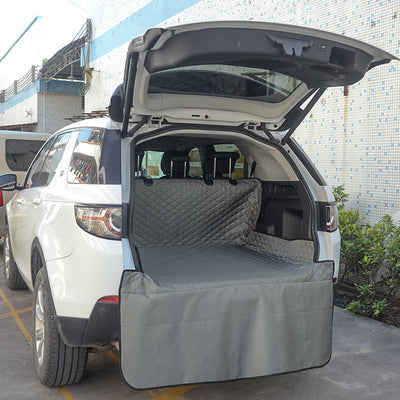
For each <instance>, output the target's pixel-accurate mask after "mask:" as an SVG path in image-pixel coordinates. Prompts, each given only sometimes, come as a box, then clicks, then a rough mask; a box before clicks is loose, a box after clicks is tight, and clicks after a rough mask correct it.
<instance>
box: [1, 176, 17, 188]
mask: <svg viewBox="0 0 400 400" xmlns="http://www.w3.org/2000/svg"><path fill="white" fill-rule="evenodd" d="M16 187H17V175H15V174H4V175H0V190H5V191H6V192H12V191H14V190H15V189H16Z"/></svg>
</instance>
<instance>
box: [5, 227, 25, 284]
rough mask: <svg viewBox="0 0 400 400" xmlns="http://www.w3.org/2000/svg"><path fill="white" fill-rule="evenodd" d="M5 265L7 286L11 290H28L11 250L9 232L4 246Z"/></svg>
mask: <svg viewBox="0 0 400 400" xmlns="http://www.w3.org/2000/svg"><path fill="white" fill-rule="evenodd" d="M3 264H4V279H5V281H6V285H7V287H8V288H9V289H11V290H20V289H26V284H25V282H24V280H23V279H22V276H21V275H20V273H19V271H18V267H17V264H16V263H15V260H14V256H13V253H12V249H11V243H10V237H9V233H8V231H7V232H6V236H5V237H4V245H3Z"/></svg>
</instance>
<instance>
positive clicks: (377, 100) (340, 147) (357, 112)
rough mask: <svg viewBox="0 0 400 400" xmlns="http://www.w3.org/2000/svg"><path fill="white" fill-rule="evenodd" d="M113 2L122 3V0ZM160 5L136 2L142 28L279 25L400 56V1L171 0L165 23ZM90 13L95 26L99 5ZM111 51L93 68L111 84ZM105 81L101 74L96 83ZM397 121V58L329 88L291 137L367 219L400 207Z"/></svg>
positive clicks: (399, 95) (399, 80)
mask: <svg viewBox="0 0 400 400" xmlns="http://www.w3.org/2000/svg"><path fill="white" fill-rule="evenodd" d="M101 1H106V0H101ZM116 2H120V3H121V6H122V5H123V3H124V2H126V0H116ZM160 2H161V3H163V2H162V0H147V1H143V0H142V3H143V4H145V6H144V7H143V10H149V12H148V15H143V16H141V21H142V25H143V26H142V28H143V29H145V28H149V27H152V26H154V25H159V26H168V25H174V24H182V23H187V22H195V21H207V20H238V19H239V20H258V21H268V22H280V23H287V24H294V25H302V26H308V27H311V28H317V29H322V30H327V31H331V32H335V33H339V34H344V35H346V36H350V37H353V38H355V39H359V40H363V41H365V42H368V43H370V44H372V45H375V46H377V47H381V48H382V49H384V50H386V51H389V52H391V53H392V54H394V55H396V56H400V54H399V48H400V0H199V1H197V2H196V1H195V0H176V2H175V1H174V7H176V10H177V11H176V12H175V11H174V12H175V13H174V14H173V16H172V17H171V13H170V15H168V16H167V15H166V17H165V19H163V18H162V16H160V13H156V12H155V5H158V6H159V4H158V3H160ZM156 3H157V4H156ZM161 3H160V4H161ZM96 4H97V5H98V3H97V2H96ZM167 4H171V3H168V0H165V4H164V5H165V8H168V9H169V10H170V7H167V6H166V5H167ZM152 5H153V6H154V7H151V6H152ZM179 8H180V9H179ZM96 9H97V10H99V11H96V10H94V11H93V13H94V18H93V21H94V24H96V12H97V13H100V10H101V7H97V8H96ZM158 9H160V10H161V8H160V7H158ZM139 11H140V10H139ZM167 11H168V10H167ZM138 15H139V14H138ZM143 18H145V19H143ZM143 21H144V22H143ZM160 21H162V22H160ZM119 22H120V21H115V25H116V26H117V24H118V23H119ZM111 30H112V28H111ZM124 46H126V45H124ZM124 46H120V47H119V50H121V48H122V47H124ZM124 48H125V47H124ZM119 50H118V49H116V50H115V51H116V53H115V54H117V51H119ZM110 54H111V53H108V55H106V56H103V57H102V58H101V59H98V60H97V61H96V65H95V66H96V69H98V70H100V71H106V70H107V69H108V70H109V71H113V73H112V74H111V73H110V79H114V80H115V82H117V79H122V74H120V73H118V72H116V71H117V70H118V71H122V70H123V67H122V66H121V63H123V60H121V58H120V57H118V59H117V60H115V59H114V58H113V57H112V56H111V55H110ZM119 54H121V52H120V53H119ZM103 59H104V61H102V60H103ZM102 63H104V65H102ZM106 63H108V64H107V65H108V66H107V67H106V65H105V64H106ZM113 63H114V64H113ZM118 63H119V65H118ZM110 64H111V66H110ZM116 77H118V78H116ZM106 79H107V77H106V75H105V73H103V74H102V77H101V78H100V77H99V82H101V81H103V82H104V81H105V80H106ZM112 83H113V84H114V82H112ZM93 85H96V82H95V80H94V82H93ZM100 92H101V88H99V87H97V89H94V90H93V92H92V93H96V99H99V93H100ZM107 96H108V93H107ZM89 97H90V93H89ZM93 97H95V96H93ZM107 101H108V98H107V99H105V104H108V103H107ZM88 104H90V98H89V102H88ZM399 118H400V63H399V62H397V61H395V62H392V63H391V64H388V65H384V66H381V67H377V68H375V69H374V70H372V71H371V72H369V73H368V74H367V76H366V77H365V78H364V79H363V80H362V81H361V82H359V83H357V84H355V85H353V86H351V87H349V88H348V89H347V95H345V91H344V88H334V89H329V90H327V92H326V93H325V94H324V95H323V96H322V98H321V99H320V101H319V102H318V104H317V105H316V107H315V108H314V109H313V110H312V112H311V113H310V114H309V116H308V118H307V119H306V120H305V121H304V123H303V124H302V125H301V126H300V127H299V128H298V130H297V131H296V133H295V137H296V138H297V139H298V141H299V142H300V143H301V145H302V146H303V147H304V149H305V150H306V151H307V153H308V154H309V155H310V157H311V159H312V160H313V161H314V162H315V163H316V165H317V166H318V168H319V170H320V171H321V173H322V175H323V176H324V177H325V179H326V181H327V183H328V184H329V185H332V186H336V185H339V184H344V185H345V188H346V191H347V192H348V193H350V199H349V203H348V204H349V206H350V207H354V208H357V209H359V210H360V211H361V212H362V214H363V215H365V216H366V219H367V220H369V221H371V222H375V221H377V220H378V219H379V218H380V217H382V216H383V215H384V214H385V213H387V214H390V215H392V214H393V213H394V212H396V211H399V210H400V173H399V172H400V171H399V168H400V133H399V127H400V126H399V120H398V119H399Z"/></svg>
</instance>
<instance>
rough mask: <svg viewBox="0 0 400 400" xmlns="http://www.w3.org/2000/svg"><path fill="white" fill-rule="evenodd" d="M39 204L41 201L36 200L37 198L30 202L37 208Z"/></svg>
mask: <svg viewBox="0 0 400 400" xmlns="http://www.w3.org/2000/svg"><path fill="white" fill-rule="evenodd" d="M41 202H42V199H40V198H38V197H37V198H36V199H33V200H32V203H33V204H36V205H37V206H38V205H39V204H40V203H41Z"/></svg>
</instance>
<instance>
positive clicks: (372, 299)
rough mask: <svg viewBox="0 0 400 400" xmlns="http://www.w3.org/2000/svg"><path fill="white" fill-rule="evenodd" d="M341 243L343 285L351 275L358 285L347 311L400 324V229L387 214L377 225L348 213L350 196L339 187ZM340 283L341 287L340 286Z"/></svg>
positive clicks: (337, 195) (335, 190)
mask: <svg viewBox="0 0 400 400" xmlns="http://www.w3.org/2000/svg"><path fill="white" fill-rule="evenodd" d="M333 193H334V196H335V199H336V202H337V204H338V210H339V227H340V228H339V229H340V233H341V236H342V242H341V274H340V282H341V281H343V280H346V279H347V278H348V277H349V275H351V277H352V278H353V279H355V280H356V281H357V282H356V283H355V287H356V289H357V292H358V298H357V300H354V301H352V302H351V303H350V304H349V305H348V306H347V308H346V309H347V310H348V311H351V312H354V313H357V314H361V315H366V316H369V317H373V318H379V319H382V318H383V319H388V318H389V319H390V320H392V321H393V322H394V323H395V324H396V325H398V321H399V320H398V318H399V317H400V226H399V225H396V224H395V223H393V220H392V218H391V217H390V216H389V215H385V216H383V217H382V219H380V220H379V221H378V222H377V223H376V224H374V225H371V224H369V223H365V224H364V223H363V217H362V216H361V215H360V213H359V211H354V210H346V209H345V203H346V202H347V199H348V195H347V194H346V193H345V191H344V187H343V186H342V185H341V186H337V187H336V188H334V189H333ZM340 282H339V284H340Z"/></svg>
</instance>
